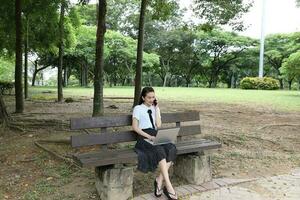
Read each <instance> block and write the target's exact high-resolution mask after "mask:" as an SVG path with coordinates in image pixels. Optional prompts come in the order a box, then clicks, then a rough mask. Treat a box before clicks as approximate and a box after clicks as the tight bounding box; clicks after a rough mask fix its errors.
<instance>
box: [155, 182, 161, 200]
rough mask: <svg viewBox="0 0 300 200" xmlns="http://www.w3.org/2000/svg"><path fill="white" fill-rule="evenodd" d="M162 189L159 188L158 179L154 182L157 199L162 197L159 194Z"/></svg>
mask: <svg viewBox="0 0 300 200" xmlns="http://www.w3.org/2000/svg"><path fill="white" fill-rule="evenodd" d="M160 190H161V189H159V188H158V184H157V181H156V179H155V180H154V195H155V196H156V197H161V195H162V194H158V193H157V192H158V191H160Z"/></svg>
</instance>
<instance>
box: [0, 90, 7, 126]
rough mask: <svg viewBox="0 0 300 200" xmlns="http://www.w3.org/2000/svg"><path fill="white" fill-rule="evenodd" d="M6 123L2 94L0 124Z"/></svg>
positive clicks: (0, 98) (0, 95)
mask: <svg viewBox="0 0 300 200" xmlns="http://www.w3.org/2000/svg"><path fill="white" fill-rule="evenodd" d="M7 121H8V113H7V111H6V107H5V104H4V101H3V99H2V94H1V93H0V124H4V125H5V124H6V123H7Z"/></svg>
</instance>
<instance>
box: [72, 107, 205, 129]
mask: <svg viewBox="0 0 300 200" xmlns="http://www.w3.org/2000/svg"><path fill="white" fill-rule="evenodd" d="M161 117H162V122H163V123H172V122H185V121H198V120H200V115H199V112H194V111H192V112H182V113H162V114H161ZM131 123H132V115H120V116H101V117H86V118H71V120H70V128H71V130H80V129H90V128H102V127H120V126H130V125H131Z"/></svg>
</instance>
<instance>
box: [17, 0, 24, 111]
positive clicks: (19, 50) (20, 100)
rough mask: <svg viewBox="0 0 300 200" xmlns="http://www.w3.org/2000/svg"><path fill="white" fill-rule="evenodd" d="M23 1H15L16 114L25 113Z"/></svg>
mask: <svg viewBox="0 0 300 200" xmlns="http://www.w3.org/2000/svg"><path fill="white" fill-rule="evenodd" d="M21 2H22V1H21V0H16V1H15V17H16V62H15V99H16V113H23V110H24V99H23V86H22V75H23V74H22V73H23V72H22V19H21V12H22V3H21Z"/></svg>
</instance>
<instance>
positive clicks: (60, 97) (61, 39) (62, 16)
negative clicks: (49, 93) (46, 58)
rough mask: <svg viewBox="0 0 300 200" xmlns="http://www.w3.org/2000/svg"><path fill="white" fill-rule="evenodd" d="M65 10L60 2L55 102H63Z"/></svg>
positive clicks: (63, 0) (64, 4)
mask: <svg viewBox="0 0 300 200" xmlns="http://www.w3.org/2000/svg"><path fill="white" fill-rule="evenodd" d="M65 9H66V2H65V0H61V4H60V16H59V47H58V48H59V58H58V59H59V64H58V67H57V101H58V102H62V101H63V90H62V87H63V81H62V70H63V57H64V20H65Z"/></svg>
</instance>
